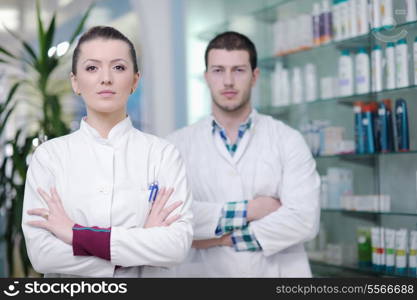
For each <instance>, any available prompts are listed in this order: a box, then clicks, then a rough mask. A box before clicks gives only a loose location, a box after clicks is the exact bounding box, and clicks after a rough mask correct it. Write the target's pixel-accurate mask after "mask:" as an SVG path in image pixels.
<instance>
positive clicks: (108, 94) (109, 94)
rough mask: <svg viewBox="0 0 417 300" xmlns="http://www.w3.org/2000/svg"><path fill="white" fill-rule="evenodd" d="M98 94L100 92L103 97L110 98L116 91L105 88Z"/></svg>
mask: <svg viewBox="0 0 417 300" xmlns="http://www.w3.org/2000/svg"><path fill="white" fill-rule="evenodd" d="M97 94H99V95H100V96H101V97H103V98H109V97H112V96H113V95H114V94H116V93H115V92H113V91H110V90H104V91H100V92H98V93H97Z"/></svg>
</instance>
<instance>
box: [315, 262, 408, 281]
mask: <svg viewBox="0 0 417 300" xmlns="http://www.w3.org/2000/svg"><path fill="white" fill-rule="evenodd" d="M310 263H311V265H312V267H313V271H314V269H315V268H314V267H324V268H329V269H338V270H340V271H345V272H354V273H360V274H364V275H372V276H377V277H407V278H409V277H411V275H407V274H396V273H388V272H382V271H377V270H375V269H373V268H372V267H359V266H355V265H351V266H349V265H336V264H331V263H328V262H325V261H319V260H315V259H310ZM320 273H323V272H320Z"/></svg>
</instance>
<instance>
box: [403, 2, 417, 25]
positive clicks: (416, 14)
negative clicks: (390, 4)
mask: <svg viewBox="0 0 417 300" xmlns="http://www.w3.org/2000/svg"><path fill="white" fill-rule="evenodd" d="M405 3H406V5H407V16H406V21H407V22H414V21H417V9H416V0H406V2H405Z"/></svg>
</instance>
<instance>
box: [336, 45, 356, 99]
mask: <svg viewBox="0 0 417 300" xmlns="http://www.w3.org/2000/svg"><path fill="white" fill-rule="evenodd" d="M352 94H353V63H352V57H351V56H350V52H349V50H343V51H342V52H341V55H340V57H339V95H340V96H350V95H352Z"/></svg>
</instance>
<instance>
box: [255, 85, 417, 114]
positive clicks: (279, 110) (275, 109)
mask: <svg viewBox="0 0 417 300" xmlns="http://www.w3.org/2000/svg"><path fill="white" fill-rule="evenodd" d="M415 88H417V85H410V86H407V87H403V88H396V89H390V90H382V91H379V92H370V93H367V94H355V95H351V96H344V97H335V98H329V99H317V100H315V101H311V102H301V103H294V104H289V105H282V106H264V107H258V108H257V109H258V110H259V111H260V112H262V113H265V114H271V115H280V114H285V113H288V112H289V111H290V109H292V108H297V107H300V106H303V105H316V104H324V103H340V104H344V105H353V104H354V103H355V102H356V101H363V102H370V101H376V99H375V98H377V97H378V96H381V95H384V96H386V97H388V96H389V95H390V94H396V93H398V92H401V91H408V90H411V89H415Z"/></svg>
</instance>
